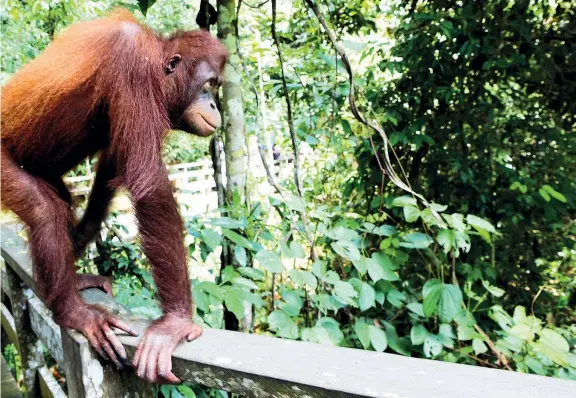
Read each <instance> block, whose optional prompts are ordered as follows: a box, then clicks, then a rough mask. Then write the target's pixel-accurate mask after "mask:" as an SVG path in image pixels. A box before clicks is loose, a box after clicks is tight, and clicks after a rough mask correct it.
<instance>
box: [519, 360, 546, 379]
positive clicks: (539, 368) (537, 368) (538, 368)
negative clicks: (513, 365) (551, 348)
mask: <svg viewBox="0 0 576 398" xmlns="http://www.w3.org/2000/svg"><path fill="white" fill-rule="evenodd" d="M524 363H526V366H528V368H530V370H531V371H533V372H534V373H536V374H538V375H541V376H546V370H545V369H544V365H543V364H542V362H540V361H539V360H538V359H536V358H533V357H531V356H526V357H525V358H524Z"/></svg>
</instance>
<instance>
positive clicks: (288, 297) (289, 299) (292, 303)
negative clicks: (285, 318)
mask: <svg viewBox="0 0 576 398" xmlns="http://www.w3.org/2000/svg"><path fill="white" fill-rule="evenodd" d="M282 299H283V300H284V302H283V303H280V305H279V306H280V309H281V310H283V311H284V312H286V313H287V314H288V315H290V316H298V315H299V314H300V310H302V306H303V305H304V301H303V300H302V298H300V296H299V295H298V293H296V292H294V291H291V290H284V291H283V292H282Z"/></svg>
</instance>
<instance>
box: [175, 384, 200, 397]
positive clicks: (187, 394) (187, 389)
mask: <svg viewBox="0 0 576 398" xmlns="http://www.w3.org/2000/svg"><path fill="white" fill-rule="evenodd" d="M176 388H177V389H178V391H180V393H182V395H184V396H185V397H186V398H196V393H195V392H194V390H193V389H191V388H190V387H188V386H185V385H180V386H178V387H176Z"/></svg>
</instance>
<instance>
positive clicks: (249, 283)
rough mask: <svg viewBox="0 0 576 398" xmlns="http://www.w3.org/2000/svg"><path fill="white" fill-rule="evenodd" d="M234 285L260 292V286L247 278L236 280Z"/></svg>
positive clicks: (233, 282)
mask: <svg viewBox="0 0 576 398" xmlns="http://www.w3.org/2000/svg"><path fill="white" fill-rule="evenodd" d="M232 284H233V285H236V286H239V287H244V288H246V289H253V290H258V285H257V284H255V283H254V282H252V281H251V280H250V279H246V278H234V279H232Z"/></svg>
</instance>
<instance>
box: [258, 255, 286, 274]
mask: <svg viewBox="0 0 576 398" xmlns="http://www.w3.org/2000/svg"><path fill="white" fill-rule="evenodd" d="M255 259H256V260H257V261H258V262H259V263H260V266H261V267H262V268H264V269H265V270H267V271H269V272H272V273H279V272H282V271H284V265H283V264H282V260H281V259H280V255H279V254H278V253H276V252H272V251H270V250H266V249H261V250H260V251H259V252H258V253H256V257H255Z"/></svg>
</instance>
